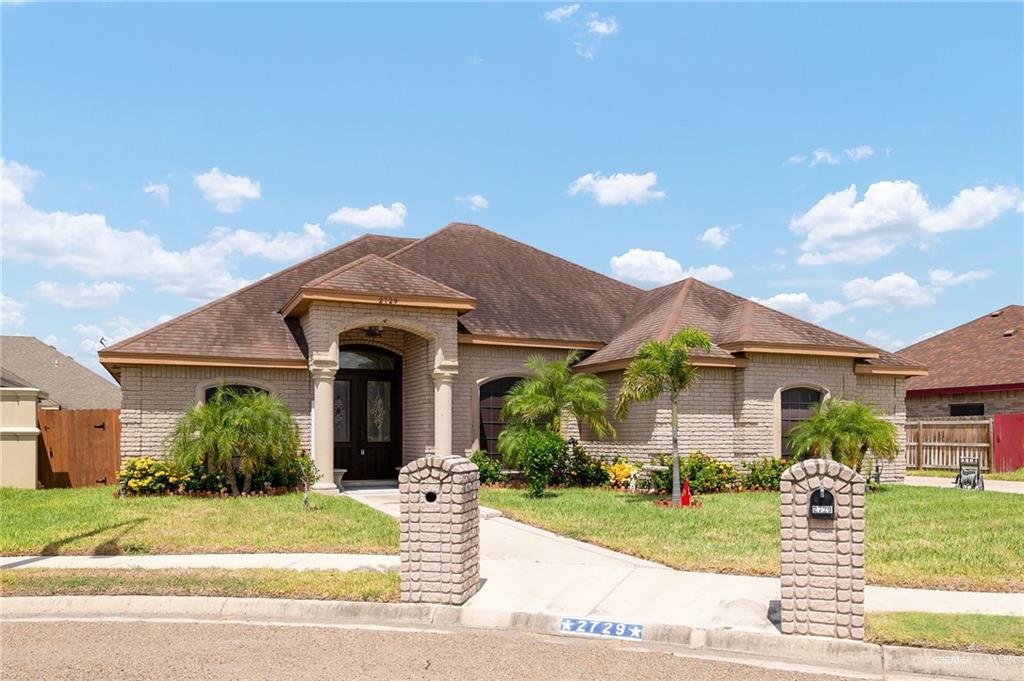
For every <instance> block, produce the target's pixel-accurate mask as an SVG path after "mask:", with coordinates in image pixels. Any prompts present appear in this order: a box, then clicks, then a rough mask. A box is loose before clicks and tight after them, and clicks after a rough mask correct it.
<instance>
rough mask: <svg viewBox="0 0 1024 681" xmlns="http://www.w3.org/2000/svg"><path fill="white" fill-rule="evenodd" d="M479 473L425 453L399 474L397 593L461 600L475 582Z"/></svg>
mask: <svg viewBox="0 0 1024 681" xmlns="http://www.w3.org/2000/svg"><path fill="white" fill-rule="evenodd" d="M479 490H480V473H479V471H478V470H477V467H476V466H474V465H473V463H472V462H471V461H469V459H466V458H463V457H461V456H444V457H442V456H428V457H424V458H422V459H419V460H418V461H414V462H412V463H410V464H408V465H407V466H405V467H404V468H402V471H401V472H400V473H399V475H398V493H399V501H398V510H399V560H400V565H401V567H400V572H401V598H402V602H405V603H444V604H447V605H462V604H463V603H465V602H466V601H467V600H469V599H470V597H471V596H472V595H473V594H475V593H476V592H477V591H478V590H479V588H480V499H479V493H480V492H479Z"/></svg>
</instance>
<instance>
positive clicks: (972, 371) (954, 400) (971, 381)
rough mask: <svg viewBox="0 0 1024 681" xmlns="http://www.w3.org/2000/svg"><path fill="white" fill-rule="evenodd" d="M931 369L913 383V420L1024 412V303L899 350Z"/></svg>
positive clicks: (910, 390)
mask: <svg viewBox="0 0 1024 681" xmlns="http://www.w3.org/2000/svg"><path fill="white" fill-rule="evenodd" d="M899 355H900V356H901V357H904V358H906V359H908V360H912V361H915V362H921V363H923V364H926V365H927V366H928V375H927V376H916V377H914V378H912V379H910V380H909V381H908V382H907V417H908V418H910V419H911V420H918V419H944V418H950V417H965V416H994V415H996V414H1015V413H1024V305H1007V306H1006V307H1003V308H1000V309H998V310H996V311H994V312H990V313H989V314H987V315H985V316H984V317H979V318H977V319H975V320H973V321H970V322H967V323H966V324H964V325H962V326H958V327H956V328H955V329H950V330H949V331H946V332H944V333H940V334H938V335H937V336H933V337H931V338H929V339H927V340H923V341H921V342H920V343H915V344H914V345H911V346H910V347H908V348H905V349H903V350H900V351H899Z"/></svg>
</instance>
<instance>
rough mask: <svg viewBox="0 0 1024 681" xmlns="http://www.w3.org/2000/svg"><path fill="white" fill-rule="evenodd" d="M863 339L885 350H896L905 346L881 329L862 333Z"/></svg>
mask: <svg viewBox="0 0 1024 681" xmlns="http://www.w3.org/2000/svg"><path fill="white" fill-rule="evenodd" d="M864 337H865V338H866V339H867V340H869V341H871V342H872V343H874V344H875V345H877V346H878V347H880V348H885V349H886V350H898V349H899V348H902V347H903V346H904V345H905V344H904V342H903V341H902V340H900V339H899V338H896V337H894V336H893V335H892V334H891V333H889V332H888V331H885V330H883V329H868V330H867V331H865V332H864Z"/></svg>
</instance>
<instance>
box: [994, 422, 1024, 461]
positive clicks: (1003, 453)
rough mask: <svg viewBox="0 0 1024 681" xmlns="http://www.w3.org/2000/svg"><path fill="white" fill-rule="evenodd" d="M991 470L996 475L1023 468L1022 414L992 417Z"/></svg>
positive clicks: (1023, 423) (1023, 426)
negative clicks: (992, 446)
mask: <svg viewBox="0 0 1024 681" xmlns="http://www.w3.org/2000/svg"><path fill="white" fill-rule="evenodd" d="M992 444H993V445H995V447H994V450H995V451H994V452H993V456H992V470H993V471H995V472H998V473H1002V472H1005V471H1015V470H1017V469H1018V468H1024V414H996V415H995V416H994V417H992Z"/></svg>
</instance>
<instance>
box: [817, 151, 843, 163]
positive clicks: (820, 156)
mask: <svg viewBox="0 0 1024 681" xmlns="http://www.w3.org/2000/svg"><path fill="white" fill-rule="evenodd" d="M822 163H824V164H826V165H830V166H834V165H836V164H838V163H839V159H838V158H836V156H835V154H833V153H832V152H831V151H829V150H828V149H815V150H814V151H812V152H811V165H812V166H816V165H820V164H822Z"/></svg>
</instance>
